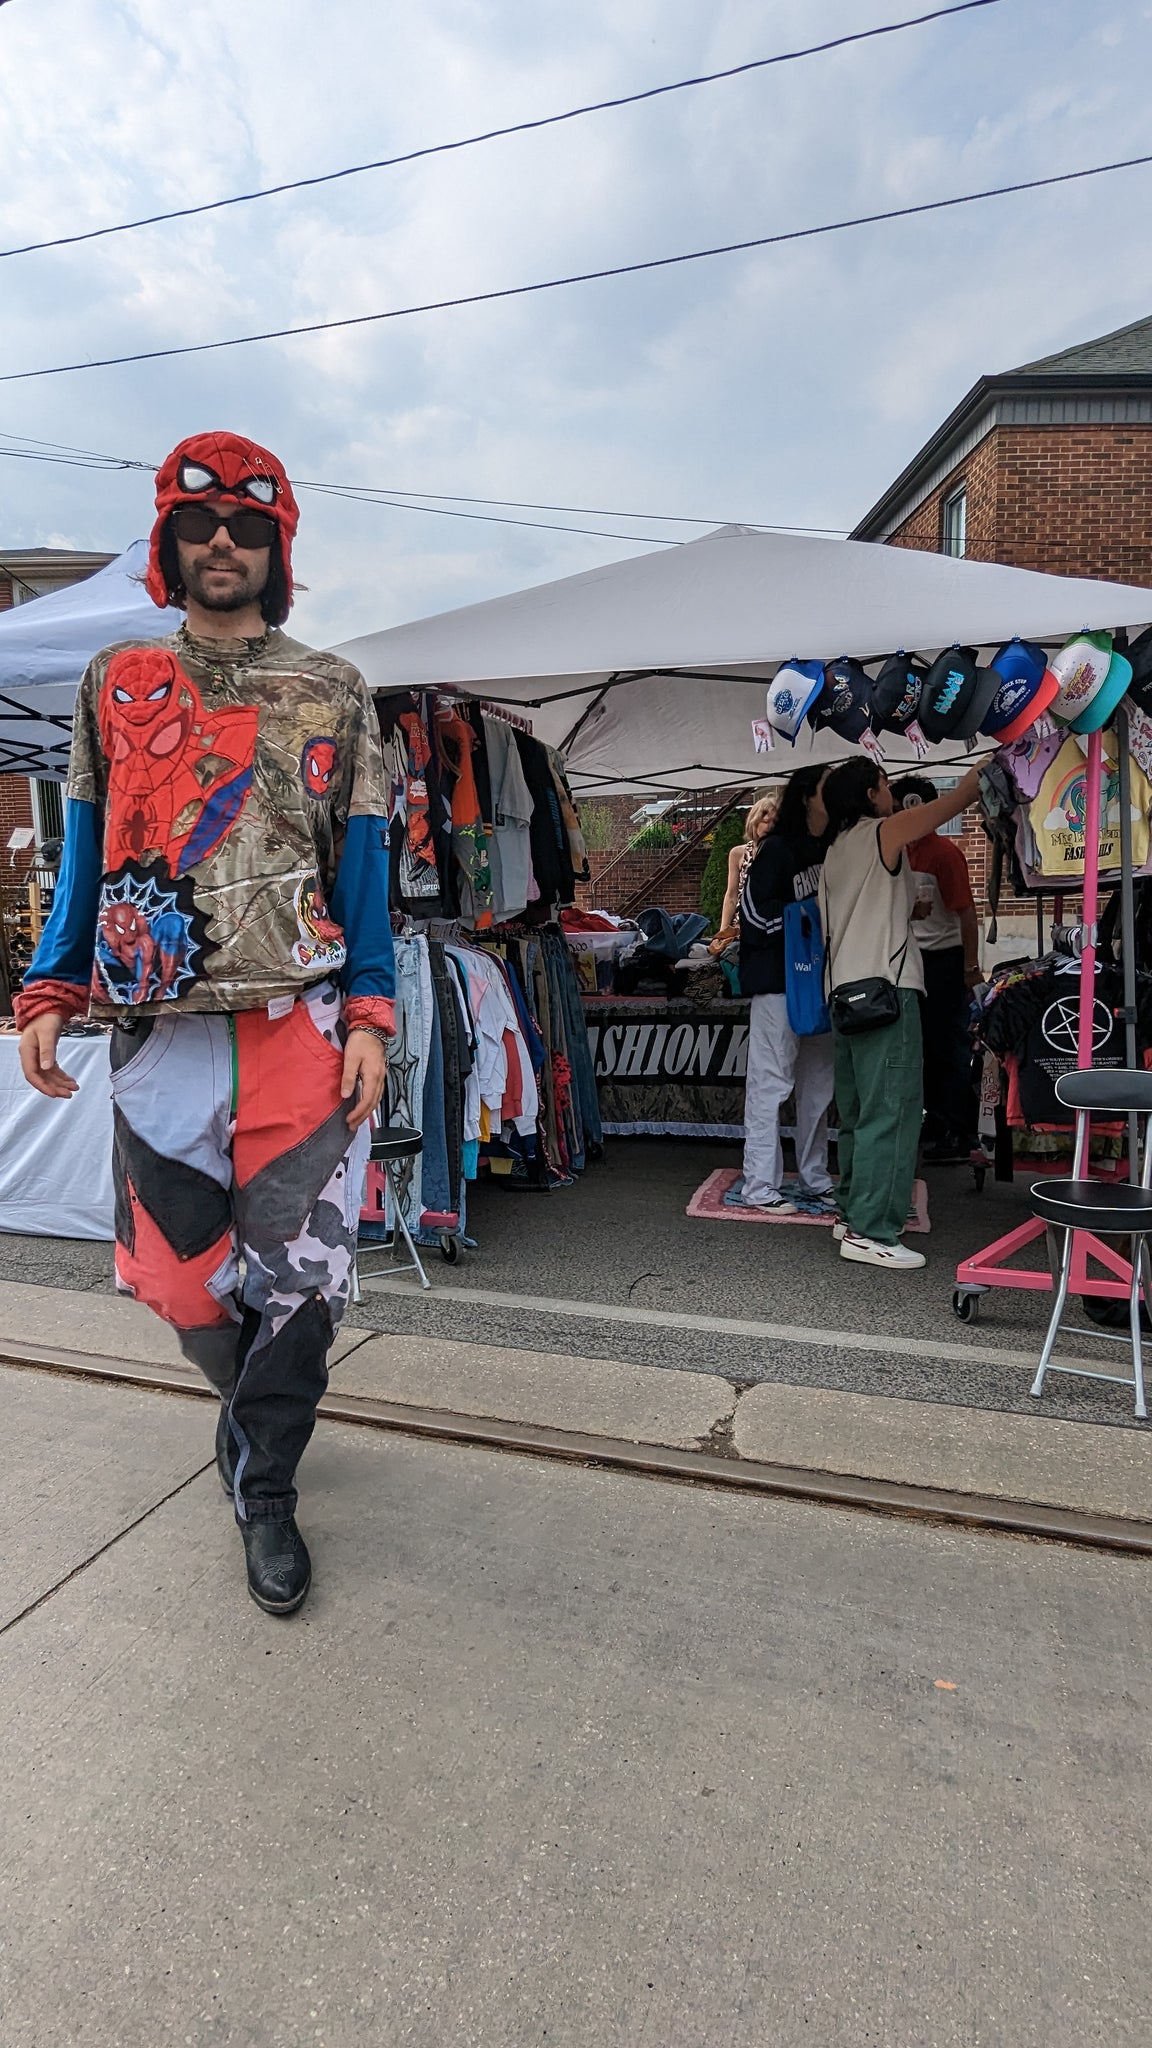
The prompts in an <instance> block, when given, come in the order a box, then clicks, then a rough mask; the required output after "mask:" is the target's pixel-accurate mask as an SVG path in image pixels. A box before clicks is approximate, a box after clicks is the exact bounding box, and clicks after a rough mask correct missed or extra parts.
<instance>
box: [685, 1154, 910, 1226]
mask: <svg viewBox="0 0 1152 2048" xmlns="http://www.w3.org/2000/svg"><path fill="white" fill-rule="evenodd" d="M739 1179H740V1173H739V1170H738V1169H737V1168H735V1167H731V1166H721V1167H718V1168H717V1170H716V1172H715V1173H710V1174H709V1175H708V1178H707V1180H706V1181H702V1182H701V1184H700V1186H699V1187H698V1188H697V1190H696V1193H695V1194H694V1195H693V1197H692V1200H691V1201H690V1202H689V1204H688V1209H687V1214H688V1215H689V1216H702V1217H704V1218H705V1220H706V1221H707V1222H709V1223H809V1224H815V1226H816V1228H817V1229H818V1230H831V1228H832V1225H833V1224H834V1222H835V1221H836V1218H835V1217H834V1216H805V1215H803V1214H798V1215H795V1216H779V1215H777V1214H776V1213H775V1212H774V1211H773V1210H771V1209H738V1208H737V1207H736V1206H735V1205H734V1204H727V1205H726V1204H725V1201H724V1197H725V1195H726V1194H727V1192H728V1190H729V1188H730V1187H733V1186H734V1185H735V1183H736V1182H737V1181H738V1180H739ZM904 1227H905V1229H906V1230H907V1231H910V1232H912V1233H918V1232H924V1231H928V1230H931V1228H932V1225H931V1223H930V1222H929V1220H928V1189H927V1187H926V1186H925V1184H924V1182H923V1181H922V1180H916V1181H913V1183H912V1211H911V1214H910V1215H909V1218H908V1221H907V1223H906V1224H905V1226H904Z"/></svg>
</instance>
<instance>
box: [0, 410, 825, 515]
mask: <svg viewBox="0 0 1152 2048" xmlns="http://www.w3.org/2000/svg"><path fill="white" fill-rule="evenodd" d="M3 438H4V439H6V440H10V441H22V442H24V443H25V444H26V445H25V446H24V447H21V448H4V447H0V456H7V457H9V458H10V459H11V460H13V461H16V462H54V463H60V464H62V465H63V466H65V467H67V468H70V469H94V470H98V471H108V470H143V471H148V472H151V471H153V470H155V469H156V467H157V465H156V463H154V462H140V461H135V460H133V459H132V458H131V457H130V456H126V455H102V454H98V453H97V452H96V451H95V450H94V449H90V448H71V447H69V446H68V444H67V443H66V442H63V441H35V440H30V439H29V437H28V436H27V435H24V434H5V435H4V436H3ZM292 484H293V488H294V489H295V490H297V491H315V492H318V493H322V494H325V495H327V496H332V497H340V498H348V499H350V500H351V501H352V502H353V503H354V504H365V505H383V506H386V507H387V506H392V508H393V509H394V510H395V511H398V512H405V511H407V512H435V513H439V514H440V515H441V516H442V517H443V518H446V519H455V518H463V517H468V516H473V515H468V514H463V513H456V512H454V511H452V510H450V509H449V508H450V507H451V506H453V505H499V506H502V507H504V508H510V509H511V510H513V511H521V512H568V513H574V514H575V515H576V516H577V517H581V518H585V519H646V520H647V521H648V522H649V523H650V524H652V525H657V526H706V527H716V526H727V525H734V524H741V525H747V526H754V527H755V528H756V530H757V531H758V532H762V533H816V534H824V535H827V536H831V537H835V538H838V539H842V538H843V536H844V534H845V533H846V532H847V528H846V527H843V526H801V525H796V524H787V523H785V522H781V521H777V522H772V521H768V520H743V521H732V520H727V519H719V518H700V517H697V518H692V517H691V516H690V515H689V514H687V513H684V512H637V511H635V510H632V511H622V510H621V509H620V507H619V506H605V505H553V504H545V503H541V502H540V501H539V500H538V499H531V498H481V497H476V496H464V495H462V494H461V493H459V492H454V491H409V490H404V489H403V488H402V487H401V486H400V485H394V486H391V487H390V486H387V485H383V484H379V485H377V484H330V483H320V482H318V481H317V480H315V479H309V478H305V477H293V479H292ZM409 499H417V500H421V501H424V502H420V503H415V504H410V503H408V502H407V501H408V500H409ZM434 501H439V502H434ZM498 523H500V524H507V525H515V526H520V525H523V526H537V525H541V524H543V522H542V521H539V520H533V519H527V520H508V521H500V522H498ZM549 530H550V531H554V532H560V533H589V534H596V533H597V532H599V531H601V529H599V528H596V527H556V528H551V529H549ZM604 538H605V539H606V540H640V539H656V538H658V536H655V535H641V534H610V533H605V535H604Z"/></svg>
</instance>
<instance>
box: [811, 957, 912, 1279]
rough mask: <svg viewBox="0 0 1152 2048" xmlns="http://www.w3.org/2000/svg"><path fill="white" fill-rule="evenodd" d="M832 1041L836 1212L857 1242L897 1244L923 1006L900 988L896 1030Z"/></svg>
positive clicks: (905, 1202) (906, 1201)
mask: <svg viewBox="0 0 1152 2048" xmlns="http://www.w3.org/2000/svg"><path fill="white" fill-rule="evenodd" d="M833 1037H834V1039H835V1042H836V1109H837V1113H838V1115H839V1120H840V1141H839V1148H838V1149H839V1154H840V1207H841V1208H842V1209H843V1211H844V1215H845V1218H846V1220H847V1223H848V1228H849V1230H850V1231H852V1232H853V1234H854V1235H855V1236H857V1237H870V1238H872V1239H873V1240H874V1241H875V1242H876V1243H877V1244H895V1243H896V1241H897V1239H898V1238H899V1236H900V1234H901V1232H902V1230H903V1229H904V1226H905V1224H906V1223H907V1221H908V1209H909V1206H910V1204H911V1201H912V1182H913V1179H914V1177H915V1173H916V1147H917V1144H918V1143H919V1139H920V1118H921V1109H922V1104H923V1087H922V1083H921V1037H920V999H919V997H918V995H917V994H916V991H915V990H914V989H910V988H902V989H901V990H900V1015H899V1017H898V1018H897V1020H896V1022H895V1023H894V1024H885V1025H883V1026H882V1028H881V1029H880V1030H879V1031H861V1032H858V1033H857V1034H856V1035H855V1036H854V1037H851V1038H846V1037H845V1036H844V1034H843V1033H842V1032H840V1031H834V1032H833Z"/></svg>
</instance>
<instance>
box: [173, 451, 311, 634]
mask: <svg viewBox="0 0 1152 2048" xmlns="http://www.w3.org/2000/svg"><path fill="white" fill-rule="evenodd" d="M206 498H227V499H229V500H231V501H233V502H234V503H235V505H236V507H237V509H238V510H242V511H246V512H257V511H260V512H267V513H268V515H269V517H270V518H272V519H274V520H275V521H276V524H277V527H278V528H279V533H280V547H279V557H280V560H279V572H280V573H279V574H278V575H277V574H276V573H275V564H274V568H273V574H272V576H271V578H270V580H269V585H268V589H267V591H266V592H265V594H264V599H265V601H264V606H263V609H264V616H265V618H266V619H267V620H268V623H269V625H271V626H281V625H283V623H284V620H285V619H286V618H287V616H288V612H289V608H290V606H291V603H292V541H293V539H294V537H295V533H296V528H297V526H298V525H299V522H300V508H299V506H298V505H297V503H296V500H295V498H294V497H293V495H292V486H291V484H290V483H289V481H288V476H287V472H286V471H285V468H284V465H283V463H281V462H278V461H277V459H276V457H275V456H274V455H272V454H270V453H269V451H268V449H267V448H261V447H260V446H259V445H258V443H257V442H255V441H249V440H247V439H246V438H245V436H244V435H243V434H191V435H190V436H189V438H188V439H187V440H186V441H181V442H180V444H179V446H178V447H176V448H174V449H173V450H172V453H171V455H169V456H168V457H167V459H166V461H164V462H162V463H161V465H160V468H159V469H158V470H157V472H156V524H155V525H154V527H153V528H152V539H151V543H150V546H149V552H148V574H147V576H146V577H145V579H144V586H145V589H146V590H147V592H148V595H149V597H150V598H151V599H152V602H153V604H158V605H160V606H161V608H163V607H164V606H165V605H168V604H171V603H172V600H173V596H174V594H175V593H174V592H173V590H172V587H171V585H170V582H169V579H168V577H167V575H166V574H165V571H164V568H163V566H162V564H161V559H160V555H161V545H162V543H163V541H164V538H165V532H166V529H167V525H168V517H169V514H170V513H171V512H173V511H175V509H176V506H177V505H199V504H202V503H203V502H204V500H205V499H206ZM273 613H275V616H274V617H273V616H272V614H273Z"/></svg>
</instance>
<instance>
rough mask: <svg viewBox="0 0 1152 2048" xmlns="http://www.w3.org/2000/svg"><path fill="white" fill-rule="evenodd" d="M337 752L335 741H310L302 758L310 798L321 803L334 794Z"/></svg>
mask: <svg viewBox="0 0 1152 2048" xmlns="http://www.w3.org/2000/svg"><path fill="white" fill-rule="evenodd" d="M337 759H338V756H337V752H336V742H335V740H331V739H327V738H323V739H312V740H309V742H308V744H307V746H306V747H305V749H304V752H303V753H302V754H301V756H300V772H301V774H302V775H303V777H304V787H305V789H306V790H307V792H308V794H309V796H314V797H316V798H318V799H320V800H321V801H322V800H324V799H325V798H327V797H330V796H331V794H332V782H333V778H334V776H335V774H336V763H337Z"/></svg>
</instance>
